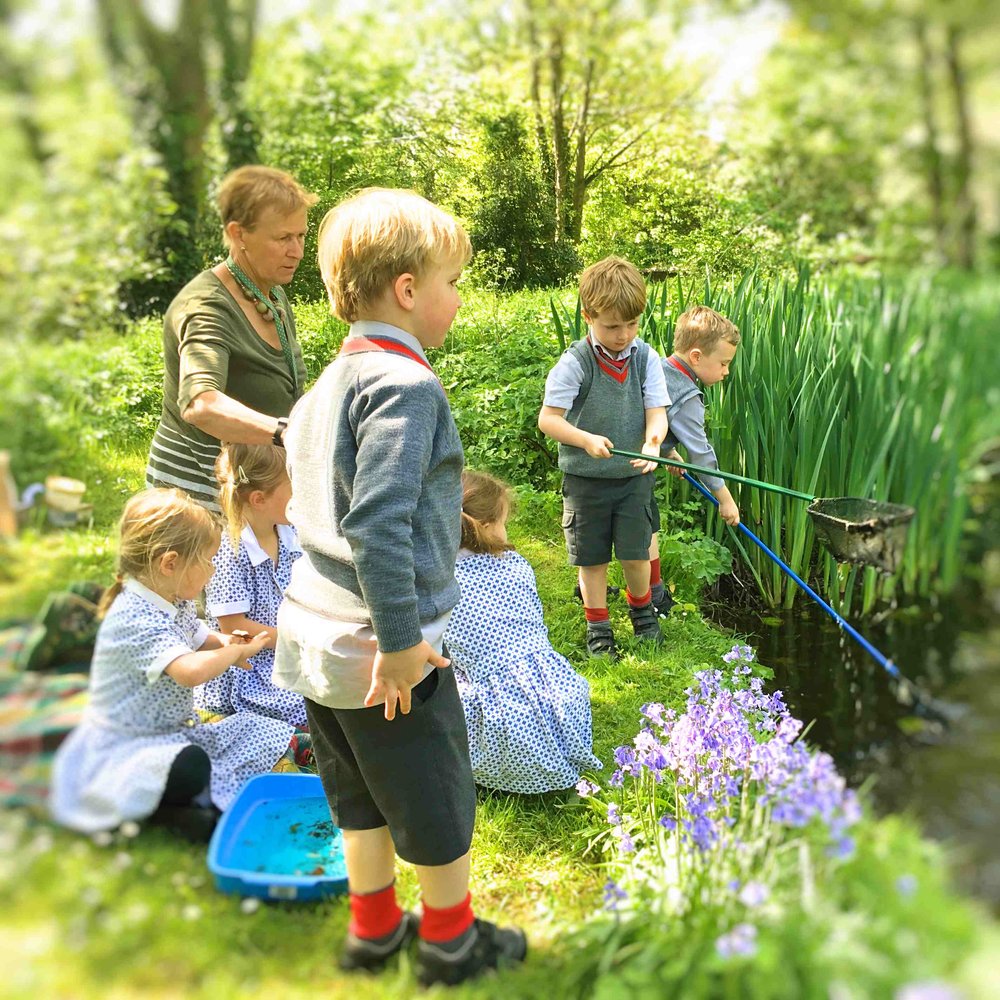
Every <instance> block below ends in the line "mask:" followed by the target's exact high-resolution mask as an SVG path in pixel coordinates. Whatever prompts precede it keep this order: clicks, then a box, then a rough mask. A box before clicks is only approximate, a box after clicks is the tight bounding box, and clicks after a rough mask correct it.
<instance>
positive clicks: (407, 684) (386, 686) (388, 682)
mask: <svg viewBox="0 0 1000 1000" xmlns="http://www.w3.org/2000/svg"><path fill="white" fill-rule="evenodd" d="M425 663H430V664H432V665H433V666H435V667H447V666H450V665H451V660H448V659H446V658H445V657H443V656H442V655H441V654H440V653H438V652H437V651H436V650H435V649H434V647H433V646H432V645H431V644H430V643H429V642H427V640H426V639H425V640H423V641H422V642H418V643H417V644H416V645H415V646H410V648H409V649H401V650H399V651H398V652H396V653H383V652H382V651H381V650H379V652H377V653H376V654H375V664H374V666H373V667H372V684H371V687H370V688H369V689H368V694H366V695H365V708H371V707H372V706H373V705H377V704H378V703H379V702H380V701H384V702H385V717H386V718H387V719H388V720H389V721H390V722H391V721H392V720H393V719H394V718H396V701H397V700H398V701H399V710H400V711H401V712H402V713H403V715H409V713H410V691H411V690H412V689H413V688H414V687H415V686H416V685H417V684H419V683H420V681H421V679H422V678H423V676H424V664H425Z"/></svg>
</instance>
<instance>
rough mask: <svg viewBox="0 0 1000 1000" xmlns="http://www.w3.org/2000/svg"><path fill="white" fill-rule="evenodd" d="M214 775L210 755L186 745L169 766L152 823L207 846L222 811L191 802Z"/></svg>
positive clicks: (199, 748) (197, 747) (151, 819)
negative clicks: (165, 782) (164, 785)
mask: <svg viewBox="0 0 1000 1000" xmlns="http://www.w3.org/2000/svg"><path fill="white" fill-rule="evenodd" d="M211 776H212V762H211V761H210V760H209V758H208V754H207V753H205V751H204V750H203V749H202V748H201V747H199V746H194V744H192V745H191V746H186V747H185V748H184V749H183V750H182V751H181V752H180V753H179V754H178V755H177V756H176V757H175V758H174V762H173V764H171V766H170V772H169V774H168V775H167V784H166V787H165V788H164V789H163V795H162V797H161V798H160V804H159V805H158V806H157V807H156V811H155V812H154V813H153V815H152V816H150V817H149V822H150V823H152V824H154V825H156V826H162V827H165V828H166V829H168V830H170V832H171V833H176V834H177V835H178V836H179V837H183V838H184V839H185V840H190V841H192V842H193V843H196V844H204V843H207V842H208V840H209V839H210V838H211V836H212V831H213V830H214V829H215V824H216V822H217V821H218V819H219V816H220V812H219V810H218V809H216V808H215V806H207V807H203V806H195V805H192V804H191V802H192V800H193V799H194V797H195V796H196V795H198V794H199V793H200V792H201V791H203V790H204V789H205V788H206V787H207V785H208V783H209V780H210V779H211Z"/></svg>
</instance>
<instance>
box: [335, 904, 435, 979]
mask: <svg viewBox="0 0 1000 1000" xmlns="http://www.w3.org/2000/svg"><path fill="white" fill-rule="evenodd" d="M419 925H420V920H419V919H418V918H417V916H416V915H415V914H413V913H405V912H404V913H403V919H402V920H400V922H399V926H398V927H397V928H396V929H395V930H394V931H392V933H390V934H386V935H385V937H380V938H360V937H357V935H355V934H352V933H351V932H350V931H348V932H347V940H346V941H344V947H343V948H342V949H341V952H340V960H339V963H338V964H339V965H340V967H341V968H342V969H343V970H344V971H345V972H357V971H359V970H362V969H363V970H365V971H366V972H376V971H377V970H379V969H381V968H382V966H383V965H385V963H386V962H388V961H389V959H390V958H392V956H393V955H395V954H396V953H397V952H400V951H402V950H403V949H404V948H405V947H406V946H407V945H408V944H409V943H410V942H411V941H412V940H413V939H414V937H416V934H417V927H418V926H419Z"/></svg>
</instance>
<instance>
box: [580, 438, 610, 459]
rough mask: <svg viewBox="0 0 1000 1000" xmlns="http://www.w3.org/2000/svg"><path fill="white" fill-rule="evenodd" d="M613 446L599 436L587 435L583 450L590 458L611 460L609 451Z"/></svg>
mask: <svg viewBox="0 0 1000 1000" xmlns="http://www.w3.org/2000/svg"><path fill="white" fill-rule="evenodd" d="M612 448H614V445H613V444H612V443H611V442H610V441H609V440H608V439H607V438H606V437H603V436H602V435H600V434H587V436H586V438H585V441H584V445H583V450H584V451H585V452H586V453H587V454H588V455H589V456H590V457H591V458H611V449H612Z"/></svg>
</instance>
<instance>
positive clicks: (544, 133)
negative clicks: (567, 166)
mask: <svg viewBox="0 0 1000 1000" xmlns="http://www.w3.org/2000/svg"><path fill="white" fill-rule="evenodd" d="M525 12H526V24H527V29H528V50H529V74H530V76H529V80H530V93H531V108H532V112H533V114H534V119H535V143H536V145H537V146H538V159H539V162H540V163H541V168H542V177H543V179H544V180H545V185H546V187H548V188H550V189H551V188H552V187H553V186H554V185H555V168H554V166H553V164H552V148H551V145H550V140H549V135H548V129H547V128H546V125H545V114H544V112H543V110H542V47H541V43H540V41H539V39H538V21H537V20H536V17H535V10H534V8H533V7H532V5H531V3H530V2H529V3H526V4H525Z"/></svg>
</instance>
